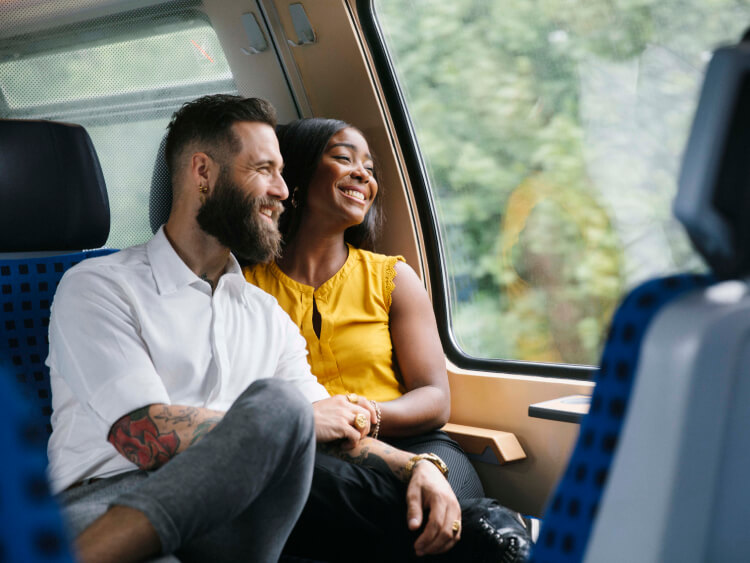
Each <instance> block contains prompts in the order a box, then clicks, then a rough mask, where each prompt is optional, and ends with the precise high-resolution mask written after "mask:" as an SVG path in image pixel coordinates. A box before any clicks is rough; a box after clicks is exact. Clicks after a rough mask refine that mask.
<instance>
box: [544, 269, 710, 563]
mask: <svg viewBox="0 0 750 563" xmlns="http://www.w3.org/2000/svg"><path fill="white" fill-rule="evenodd" d="M713 281H714V279H713V278H712V277H711V276H698V275H692V274H685V275H679V276H671V277H667V278H661V279H656V280H650V281H648V282H646V283H644V284H642V285H640V286H639V287H637V288H636V289H634V290H633V291H632V292H631V293H630V294H629V295H628V296H627V297H626V298H625V299H624V300H623V302H622V304H621V305H620V307H619V308H618V310H617V312H616V313H615V315H614V318H613V320H612V325H611V327H610V330H609V335H608V337H607V342H606V344H605V346H604V352H603V354H602V358H601V365H600V367H599V370H598V372H597V375H596V387H595V388H594V392H593V395H592V397H591V408H590V410H589V413H588V414H587V415H586V416H585V417H584V418H583V420H582V421H581V430H580V433H579V435H578V440H577V442H576V444H575V447H574V448H573V453H572V455H571V457H570V461H569V462H568V466H567V468H566V470H565V472H564V474H563V477H562V479H561V480H560V483H559V484H558V486H557V490H556V491H555V493H554V496H553V497H552V500H551V502H550V503H549V504H548V507H547V510H546V511H545V514H544V520H543V524H542V528H541V530H540V534H539V540H538V542H537V544H536V546H535V548H534V552H533V558H532V560H533V561H536V562H538V563H542V562H545V563H546V562H549V563H558V562H560V563H564V562H575V561H581V560H582V559H583V556H584V553H585V550H586V547H587V543H588V540H589V535H590V533H591V529H592V526H593V521H594V519H595V517H596V515H597V511H598V507H599V503H600V500H601V497H602V493H603V490H604V486H605V484H606V483H607V478H608V476H609V470H610V466H611V464H612V459H613V456H614V453H615V450H616V448H617V444H618V439H619V436H620V431H621V430H622V427H623V423H624V420H625V415H626V410H627V407H628V404H629V401H630V397H631V393H632V389H633V384H634V381H635V375H636V370H637V367H638V364H639V359H640V352H641V345H642V343H643V338H644V336H645V334H646V332H647V329H648V327H649V326H650V324H651V322H652V320H653V319H654V317H655V316H656V315H657V314H658V313H659V312H660V311H661V310H662V308H663V307H664V306H665V305H667V304H668V303H670V302H672V301H673V300H675V299H677V298H678V297H680V296H681V295H683V294H685V293H686V292H689V291H691V290H693V289H696V288H700V287H705V286H707V285H709V284H710V283H712V282H713Z"/></svg>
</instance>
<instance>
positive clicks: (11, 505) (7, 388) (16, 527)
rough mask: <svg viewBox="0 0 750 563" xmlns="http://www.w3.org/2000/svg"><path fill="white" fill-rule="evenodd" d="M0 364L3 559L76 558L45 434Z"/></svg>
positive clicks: (59, 560)
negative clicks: (50, 474) (52, 484)
mask: <svg viewBox="0 0 750 563" xmlns="http://www.w3.org/2000/svg"><path fill="white" fill-rule="evenodd" d="M6 372H7V370H6V369H4V368H2V367H0V443H2V444H3V462H2V463H1V464H0V522H2V526H0V561H19V562H20V561H23V562H24V563H36V562H42V561H47V562H57V563H62V562H71V563H72V562H73V558H72V557H71V555H70V551H69V547H68V540H67V536H66V533H65V531H64V528H63V524H62V520H61V518H60V511H59V507H58V506H57V503H56V502H55V500H54V499H53V498H52V496H51V495H50V492H49V488H48V487H47V476H46V473H45V471H46V468H47V451H46V450H47V449H46V446H47V435H46V434H45V433H43V432H40V431H39V430H40V429H39V425H38V423H37V421H36V420H35V419H34V418H33V416H32V417H29V415H28V411H27V410H25V409H24V408H23V402H24V401H23V400H22V399H21V397H19V396H18V389H17V387H16V386H15V385H14V384H13V383H11V382H10V379H11V377H10V376H11V374H10V373H6Z"/></svg>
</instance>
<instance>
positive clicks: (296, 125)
mask: <svg viewBox="0 0 750 563" xmlns="http://www.w3.org/2000/svg"><path fill="white" fill-rule="evenodd" d="M348 128H351V129H356V130H358V129H357V128H356V127H353V126H351V125H349V124H348V123H346V122H345V121H340V120H338V119H323V118H319V117H314V118H309V119H300V120H297V121H292V122H291V123H288V124H287V125H279V126H278V127H277V128H276V136H277V137H278V138H279V148H280V149H281V156H282V157H283V159H284V172H283V176H284V181H285V182H286V185H287V187H288V188H289V194H290V195H289V197H288V198H287V199H286V200H285V201H284V202H283V204H284V213H282V214H281V217H280V219H279V230H280V231H281V234H282V236H283V237H284V243H285V244H288V243H289V242H290V241H291V240H292V239H293V238H294V237H295V236H296V234H297V231H298V230H299V225H300V221H301V220H302V214H303V213H304V211H305V207H306V206H307V193H308V189H309V187H310V181H311V180H312V177H313V175H314V174H315V170H316V169H317V168H318V163H319V162H320V159H321V157H322V156H323V153H324V152H325V149H326V146H327V145H328V141H330V140H331V137H333V136H334V135H335V134H336V133H338V132H339V131H341V130H342V129H348ZM363 136H364V135H363ZM374 176H375V179H377V174H375V175H374ZM381 199H382V198H380V197H376V198H375V201H373V203H372V206H371V207H370V209H369V210H368V211H367V215H365V218H364V221H362V223H360V224H359V225H355V226H353V227H349V228H348V229H347V230H346V231H345V232H344V240H345V241H346V242H348V243H349V244H351V245H352V246H355V247H358V248H359V247H365V248H372V245H373V243H374V242H375V238H376V236H377V234H378V231H379V229H380V224H381V215H382V210H381V207H382V204H381Z"/></svg>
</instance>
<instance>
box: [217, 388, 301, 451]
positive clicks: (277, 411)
mask: <svg viewBox="0 0 750 563" xmlns="http://www.w3.org/2000/svg"><path fill="white" fill-rule="evenodd" d="M226 419H232V423H233V424H240V425H242V427H247V425H248V424H258V423H260V424H262V428H263V430H264V444H265V445H266V446H267V447H270V446H272V445H273V444H274V443H276V444H277V445H279V446H283V445H285V444H288V447H292V444H290V443H289V442H293V443H295V445H297V446H307V445H308V442H309V441H310V440H311V436H313V435H314V433H315V423H314V419H313V410H312V405H311V404H310V401H309V400H307V399H306V398H305V396H304V395H303V394H302V393H301V392H300V391H299V390H297V388H296V387H294V385H292V384H291V383H289V382H287V381H283V380H279V379H259V380H258V381H255V382H253V383H252V384H251V385H250V386H248V387H247V389H245V391H243V393H242V394H241V395H240V396H239V397H238V398H237V400H236V401H235V402H234V404H233V405H232V407H231V408H230V409H229V411H227V415H226V416H225V420H226Z"/></svg>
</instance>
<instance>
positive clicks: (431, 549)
mask: <svg viewBox="0 0 750 563" xmlns="http://www.w3.org/2000/svg"><path fill="white" fill-rule="evenodd" d="M318 447H319V448H320V449H321V450H322V451H324V452H326V453H328V454H330V455H335V456H337V457H339V458H341V459H343V460H345V461H349V462H350V463H355V464H358V465H369V466H374V467H381V468H387V469H388V470H390V471H391V472H392V473H393V474H394V475H395V476H396V477H398V479H399V480H401V481H404V482H408V485H407V489H406V505H407V508H406V518H407V525H408V527H409V529H410V530H418V529H419V528H420V527H421V526H422V524H423V520H424V518H425V512H427V513H428V514H426V516H427V521H426V523H425V524H424V530H423V531H422V533H421V534H420V535H419V537H418V538H417V541H416V542H415V543H414V550H415V552H416V553H417V555H427V554H437V553H443V552H445V551H448V550H449V549H450V548H452V547H453V546H454V545H455V543H456V542H457V541H458V540H459V539H460V537H461V532H460V531H459V532H457V533H456V532H454V531H453V523H454V522H455V521H457V520H458V521H459V522H460V521H461V507H460V506H459V504H458V499H456V495H455V494H454V493H453V490H452V489H451V487H450V485H449V484H448V481H447V479H446V478H445V477H444V476H443V474H442V473H441V472H440V470H438V468H437V467H435V465H433V464H432V463H431V462H429V461H420V462H418V463H417V464H416V465H415V466H414V469H413V471H412V474H411V476H409V475H408V474H407V472H406V469H405V468H406V464H407V462H408V461H409V460H410V459H411V458H412V457H413V454H411V453H409V452H405V451H403V450H399V449H397V448H394V447H392V446H390V445H388V444H386V443H384V442H381V441H379V440H375V439H373V438H363V439H361V440H360V441H359V442H358V443H357V445H356V446H354V447H353V448H351V449H344V448H342V447H341V445H340V444H338V443H336V442H333V443H331V442H329V443H325V444H319V445H318Z"/></svg>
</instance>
